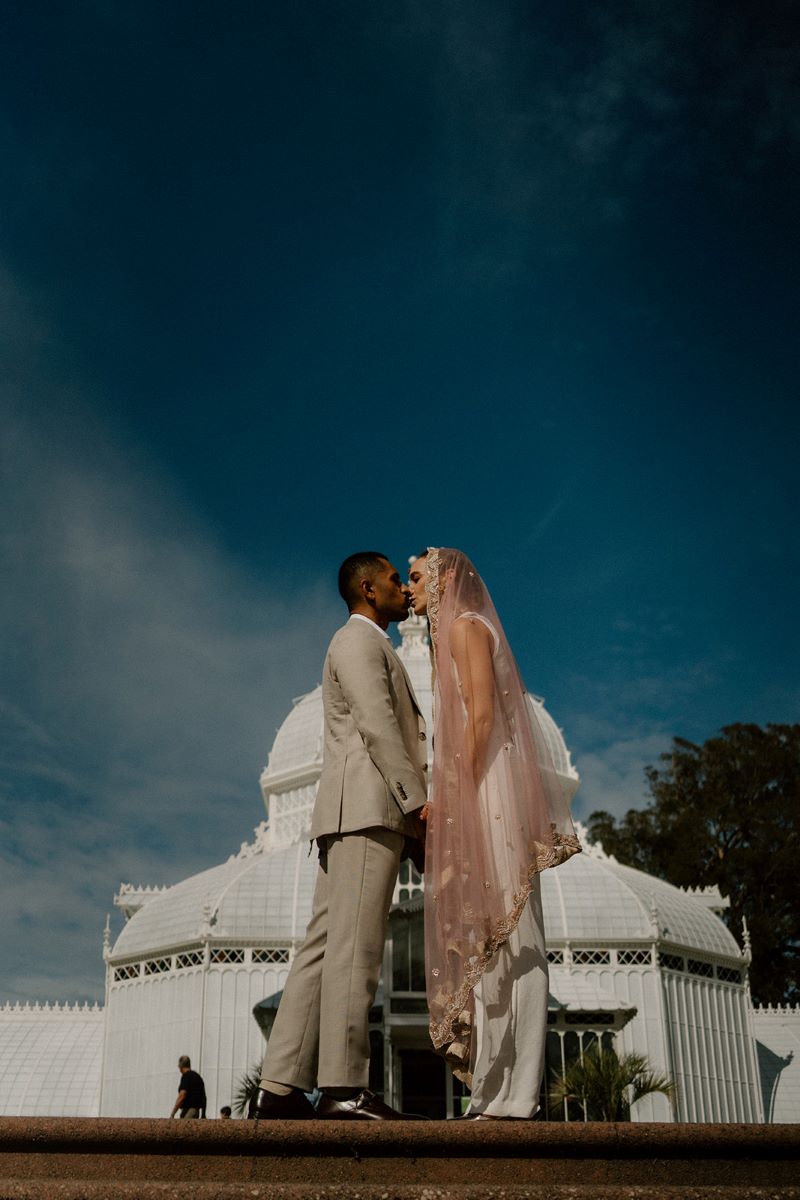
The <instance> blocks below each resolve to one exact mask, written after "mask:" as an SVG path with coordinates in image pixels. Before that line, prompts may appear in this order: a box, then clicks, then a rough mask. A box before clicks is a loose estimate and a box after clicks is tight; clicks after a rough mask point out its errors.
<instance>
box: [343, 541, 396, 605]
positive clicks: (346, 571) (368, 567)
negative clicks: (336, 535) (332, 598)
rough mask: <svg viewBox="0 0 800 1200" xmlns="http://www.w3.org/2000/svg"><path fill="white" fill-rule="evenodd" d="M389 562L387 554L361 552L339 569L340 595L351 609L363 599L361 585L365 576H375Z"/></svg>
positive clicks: (348, 559) (347, 559)
mask: <svg viewBox="0 0 800 1200" xmlns="http://www.w3.org/2000/svg"><path fill="white" fill-rule="evenodd" d="M385 562H388V559H387V558H386V555H385V554H380V553H379V552H378V551H377V550H359V552H358V553H357V554H351V555H349V556H348V557H347V558H346V559H345V560H344V562H343V563H342V565H341V566H340V567H339V595H340V596H341V597H342V599H343V600H344V602H345V604H346V605H347V607H348V608H349V609H352V608H353V607H354V606H355V605H356V604H358V601H359V600H360V598H361V592H360V591H359V587H358V585H359V583H360V582H361V580H362V579H363V578H364V577H365V576H368V575H369V576H371V575H374V574H375V572H376V571H377V570H378V569H379V568H380V566H381V565H382V564H383V563H385Z"/></svg>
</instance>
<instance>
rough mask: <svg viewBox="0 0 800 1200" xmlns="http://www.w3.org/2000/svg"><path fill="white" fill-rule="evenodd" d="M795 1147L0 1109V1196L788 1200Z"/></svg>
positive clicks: (13, 1199) (788, 1134)
mask: <svg viewBox="0 0 800 1200" xmlns="http://www.w3.org/2000/svg"><path fill="white" fill-rule="evenodd" d="M798 1157H800V1126H796V1125H795V1126H789V1125H667V1124H625V1125H612V1124H599V1123H598V1124H587V1125H577V1124H575V1125H563V1124H547V1123H544V1122H530V1123H528V1122H525V1123H523V1122H520V1123H516V1122H497V1123H490V1122H485V1123H478V1124H475V1123H473V1122H446V1121H431V1122H425V1123H422V1122H411V1121H409V1122H406V1121H402V1122H392V1123H387V1124H379V1123H375V1124H372V1123H358V1122H352V1123H349V1122H342V1121H330V1122H327V1121H309V1122H303V1121H300V1122H288V1121H285V1122H284V1121H281V1122H259V1123H258V1124H256V1123H255V1122H250V1121H168V1120H141V1119H115V1120H112V1119H106V1118H101V1119H99V1120H93V1119H89V1118H83V1119H81V1118H76V1119H61V1118H21V1117H6V1118H0V1180H3V1188H4V1189H5V1190H3V1191H0V1200H28V1197H33V1196H37V1197H44V1196H47V1197H53V1198H54V1200H56V1198H58V1200H81V1197H84V1196H85V1197H86V1200H99V1198H100V1197H130V1196H133V1195H136V1196H140V1197H143V1198H144V1197H148V1198H149V1197H150V1196H152V1197H159V1196H163V1197H171V1196H172V1197H175V1198H176V1200H183V1198H184V1197H185V1198H186V1200H188V1197H189V1195H190V1193H191V1194H192V1195H193V1196H198V1197H208V1198H209V1200H210V1198H211V1197H214V1196H219V1197H220V1198H223V1197H234V1196H237V1197H238V1196H248V1195H249V1196H251V1197H253V1198H262V1200H270V1198H271V1197H275V1198H276V1200H277V1198H278V1197H282V1198H285V1200H290V1198H292V1197H311V1196H319V1197H320V1200H340V1198H342V1200H343V1198H344V1197H345V1196H347V1197H354V1196H355V1195H356V1193H358V1195H359V1196H360V1197H361V1198H362V1200H392V1198H393V1197H395V1196H396V1197H398V1198H400V1200H406V1198H407V1200H410V1198H411V1197H414V1198H416V1197H420V1196H422V1195H423V1193H426V1194H427V1195H428V1196H429V1198H430V1200H439V1198H441V1200H450V1197H455V1196H459V1197H474V1200H483V1198H486V1200H490V1198H491V1200H495V1198H498V1197H501V1196H503V1195H505V1196H508V1197H509V1198H513V1197H518V1196H532V1197H533V1196H535V1197H539V1198H540V1200H545V1198H546V1197H553V1198H554V1200H556V1198H558V1200H573V1198H575V1200H578V1198H579V1197H581V1198H582V1197H585V1198H586V1200H588V1198H589V1197H590V1196H591V1197H592V1198H593V1200H594V1198H595V1197H600V1196H607V1197H608V1198H609V1200H639V1198H642V1200H645V1198H646V1200H655V1197H657V1196H660V1197H674V1200H690V1198H691V1197H695V1196H696V1197H706V1198H707V1200H716V1198H717V1197H725V1200H788V1197H789V1196H791V1197H792V1198H793V1200H794V1198H795V1197H796V1200H800V1188H798V1187H797V1181H798V1179H800V1170H799V1169H798V1162H797V1160H798ZM26 1189H28V1190H26Z"/></svg>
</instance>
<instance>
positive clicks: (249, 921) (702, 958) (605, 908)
mask: <svg viewBox="0 0 800 1200" xmlns="http://www.w3.org/2000/svg"><path fill="white" fill-rule="evenodd" d="M423 631H424V625H423V623H422V622H419V621H418V620H417V619H416V618H410V619H409V620H408V621H406V622H404V624H403V625H402V626H401V634H402V645H401V647H400V650H399V653H400V655H401V657H402V658H403V661H404V663H405V665H406V668H407V670H408V671H409V674H410V675H411V678H412V681H413V683H414V687H415V690H416V693H417V696H418V698H419V700H420V703H421V705H422V707H423V710H427V712H428V713H430V705H431V686H430V662H429V658H428V650H427V646H426V644H425V640H424V632H423ZM534 703H536V704H537V706H538V711H539V716H540V719H541V720H542V721H543V723H544V726H545V730H546V735H547V738H548V741H549V744H550V748H551V751H552V753H553V758H554V761H555V764H556V768H557V770H558V772H559V775H560V777H561V779H562V782H563V785H564V788H565V790H566V792H567V793H568V795H569V796H570V797H571V796H572V795H573V794H574V792H575V790H576V788H577V785H578V775H577V772H576V771H575V769H574V767H573V766H572V763H571V760H570V755H569V752H568V750H567V748H566V745H565V743H564V739H563V737H562V735H561V733H560V731H559V729H558V728H557V726H556V725H555V723H554V721H553V720H552V718H551V717H550V716H549V714H548V713H547V711H546V710H545V708H544V705H543V704H542V703H541V702H540V701H534ZM321 766H322V696H321V689H320V688H319V687H317V688H316V689H315V690H314V691H312V692H310V693H309V694H308V695H306V696H303V697H302V698H300V699H299V700H298V701H296V702H295V705H294V707H293V708H292V711H291V712H290V713H289V715H288V716H287V718H286V720H285V721H284V723H283V725H282V726H281V728H280V730H279V731H278V733H277V736H276V738H275V742H274V744H273V747H272V751H271V753H270V755H269V761H268V765H267V766H266V768H265V769H264V772H263V774H262V777H261V786H262V791H263V794H264V800H265V804H266V808H267V819H266V821H264V822H262V824H261V825H260V826H259V827H258V828H257V829H256V831H255V839H254V840H253V842H251V843H245V844H243V845H242V847H241V849H240V851H239V852H238V854H236V855H234V856H232V857H231V858H229V859H228V861H227V862H225V863H222V864H221V865H219V866H216V867H212V868H211V869H210V870H207V871H204V872H201V873H200V874H198V875H194V876H192V877H191V878H189V879H186V880H184V881H183V882H182V883H179V884H176V885H175V886H174V887H170V888H153V887H132V886H131V885H129V884H125V885H123V886H122V887H121V888H120V891H119V893H118V895H117V896H116V897H115V904H117V905H118V907H119V908H120V909H121V910H122V912H123V913H124V915H125V917H126V918H127V920H126V924H125V926H124V928H123V930H122V932H121V933H120V935H119V937H118V938H117V940H116V942H115V943H114V944H113V945H112V944H111V938H110V933H109V931H108V928H107V930H106V934H105V939H104V959H105V964H106V1000H105V1006H104V1007H103V1008H100V1007H95V1008H88V1007H83V1008H80V1007H70V1006H59V1005H54V1006H53V1005H44V1006H42V1005H14V1006H10V1005H6V1006H5V1007H0V1115H73V1116H91V1115H104V1116H161V1115H165V1114H166V1113H168V1112H169V1110H170V1107H171V1105H172V1103H173V1101H174V1097H175V1091H176V1069H175V1063H176V1061H177V1058H178V1055H180V1054H189V1055H190V1056H191V1059H192V1065H193V1067H195V1068H196V1069H197V1070H199V1071H200V1073H201V1074H202V1075H203V1077H204V1079H205V1083H206V1089H207V1093H208V1099H209V1115H212V1116H213V1115H215V1114H216V1112H217V1111H218V1110H219V1108H220V1107H221V1106H222V1105H223V1104H228V1103H230V1102H231V1099H232V1097H233V1096H234V1094H235V1091H236V1087H237V1084H238V1082H239V1081H240V1080H241V1078H242V1076H243V1075H244V1074H245V1072H247V1071H248V1070H249V1069H251V1068H252V1067H253V1066H254V1065H255V1064H256V1063H257V1062H258V1061H259V1060H260V1059H261V1056H262V1054H263V1049H264V1035H265V1034H267V1035H268V1033H269V1029H270V1027H271V1022H272V1019H273V1017H274V1013H275V1009H276V1006H277V1003H278V1000H279V997H280V992H281V989H282V987H283V984H284V981H285V979H286V975H287V973H288V969H289V964H290V963H291V960H292V956H293V954H294V953H295V950H296V949H297V947H298V945H299V944H300V942H301V941H302V938H303V935H304V932H305V927H306V924H307V921H308V918H309V916H310V909H311V897H312V890H313V886H314V878H315V873H316V856H315V855H314V854H310V853H309V844H308V840H307V830H308V823H309V818H310V812H311V807H312V805H313V800H314V795H315V791H316V784H317V781H318V779H319V775H320V770H321ZM584 851H585V852H584V853H583V854H580V855H576V856H575V857H574V858H572V859H571V860H570V861H569V862H567V863H565V864H564V865H563V866H561V867H558V868H557V869H555V870H549V871H545V872H544V873H543V875H542V900H543V906H544V913H545V928H546V936H547V946H548V959H549V961H550V1001H549V1012H548V1041H547V1057H548V1072H549V1071H552V1070H555V1069H559V1070H560V1069H561V1067H562V1066H563V1065H564V1064H565V1063H566V1062H568V1061H571V1060H573V1059H574V1058H576V1057H577V1056H579V1055H580V1054H581V1053H582V1051H583V1049H585V1048H586V1047H587V1046H588V1045H589V1044H590V1043H591V1042H592V1041H593V1040H594V1039H596V1038H599V1039H601V1040H602V1041H603V1042H605V1043H606V1044H609V1043H613V1044H614V1045H615V1046H616V1047H617V1049H618V1050H620V1051H632V1050H635V1051H637V1052H639V1053H643V1054H646V1055H647V1056H648V1058H649V1060H650V1062H651V1064H652V1066H653V1068H654V1069H655V1070H656V1071H658V1072H660V1073H665V1074H667V1075H668V1076H669V1077H671V1078H672V1079H674V1080H675V1082H676V1084H677V1090H676V1096H675V1099H674V1101H673V1102H672V1103H670V1101H668V1100H667V1099H666V1098H665V1097H664V1096H661V1095H657V1096H652V1097H648V1098H645V1099H644V1100H642V1101H639V1103H638V1104H637V1105H635V1107H634V1110H633V1114H632V1116H633V1119H634V1120H640V1121H754V1122H761V1121H797V1120H798V1119H800V1061H797V1058H796V1055H795V1053H794V1048H795V1047H796V1046H797V1042H798V1035H800V1011H799V1010H797V1009H788V1008H784V1009H757V1010H754V1009H753V1007H752V1004H751V1001H750V993H749V987H748V982H747V967H748V963H749V958H750V955H749V946H748V944H747V939H746V934H745V942H744V945H743V947H741V948H740V946H739V945H738V944H737V942H736V940H735V938H734V937H733V935H732V934H731V932H730V931H729V930H728V928H727V927H726V925H725V924H724V923H723V921H722V920H721V919H720V916H719V914H720V912H721V911H722V910H723V909H724V907H725V906H726V901H725V900H724V899H723V898H722V897H721V896H720V895H719V893H718V892H717V890H716V889H711V890H707V891H704V892H687V891H683V890H681V889H679V888H676V887H673V886H672V885H671V884H668V883H665V882H663V881H662V880H659V879H656V878H654V877H653V876H650V875H646V874H644V873H642V872H641V871H636V870H634V869H632V868H630V867H625V866H623V865H621V864H620V863H618V862H616V860H615V859H613V858H612V857H610V856H608V855H606V854H605V853H604V852H603V850H602V848H601V847H600V846H593V845H590V844H588V843H586V841H585V838H584ZM421 889H422V885H421V883H420V881H419V879H418V877H417V876H416V875H415V873H414V872H413V869H412V868H410V866H409V864H407V863H406V864H404V865H403V868H402V873H401V878H400V881H399V882H398V887H397V892H396V904H395V907H394V909H393V912H392V917H391V924H390V937H389V940H388V944H387V949H386V958H385V962H384V970H383V978H382V984H381V987H380V989H379V992H378V996H377V997H376V1001H375V1007H374V1008H373V1011H372V1014H371V1034H370V1037H371V1042H372V1049H373V1053H372V1068H371V1069H372V1079H371V1083H372V1086H373V1087H374V1088H375V1089H376V1090H378V1091H383V1092H384V1094H385V1096H386V1099H387V1100H389V1102H390V1103H393V1104H395V1105H397V1106H404V1107H405V1108H406V1109H407V1110H408V1111H417V1112H427V1113H428V1114H429V1115H431V1116H439V1117H443V1116H447V1115H451V1116H452V1115H456V1114H457V1113H459V1112H460V1111H461V1097H460V1095H459V1092H458V1084H455V1085H454V1082H453V1080H452V1077H451V1075H450V1072H449V1070H447V1069H446V1068H445V1065H444V1063H443V1061H442V1060H441V1059H440V1058H438V1057H437V1056H436V1055H435V1054H433V1053H432V1051H431V1050H430V1043H429V1040H428V1035H427V1013H426V1009H425V997H424V967H423V957H422V903H421ZM546 1115H547V1116H548V1117H549V1118H550V1119H564V1116H565V1114H564V1113H563V1112H548V1113H547V1114H546ZM572 1115H573V1116H574V1115H575V1114H572Z"/></svg>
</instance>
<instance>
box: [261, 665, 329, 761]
mask: <svg viewBox="0 0 800 1200" xmlns="http://www.w3.org/2000/svg"><path fill="white" fill-rule="evenodd" d="M322 735H323V729H322V687H321V685H319V684H318V685H317V686H316V687H315V688H314V690H313V692H309V693H308V694H307V695H305V696H299V697H298V698H297V699H296V700H295V701H294V706H293V708H292V711H291V712H290V713H289V715H288V717H287V718H286V720H285V721H284V722H283V724H282V725H281V727H280V729H279V730H278V733H277V735H276V737H275V741H274V742H273V743H272V750H271V751H270V756H269V768H268V769H269V773H270V775H271V776H275V777H280V776H282V775H284V774H286V773H287V772H290V771H291V772H294V771H297V770H302V769H303V768H305V767H308V766H312V765H319V766H321V765H322Z"/></svg>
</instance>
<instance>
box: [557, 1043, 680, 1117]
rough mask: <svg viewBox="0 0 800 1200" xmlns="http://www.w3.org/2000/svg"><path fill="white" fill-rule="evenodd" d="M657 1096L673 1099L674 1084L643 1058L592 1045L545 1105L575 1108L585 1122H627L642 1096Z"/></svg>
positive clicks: (566, 1072) (560, 1078) (565, 1075)
mask: <svg viewBox="0 0 800 1200" xmlns="http://www.w3.org/2000/svg"><path fill="white" fill-rule="evenodd" d="M654 1092H660V1093H661V1094H662V1095H664V1096H668V1097H669V1098H670V1099H672V1096H673V1095H674V1093H675V1084H674V1083H672V1082H671V1081H670V1080H669V1079H667V1077H666V1076H665V1075H656V1074H655V1072H654V1071H653V1070H652V1069H651V1067H650V1064H649V1062H648V1061H647V1058H646V1057H645V1055H643V1054H623V1055H622V1057H620V1056H619V1055H618V1054H617V1052H616V1051H615V1050H612V1049H605V1048H603V1047H601V1046H600V1045H599V1043H598V1042H593V1043H592V1045H591V1046H590V1047H589V1049H588V1050H586V1051H585V1052H584V1055H583V1058H582V1059H576V1061H575V1062H574V1063H571V1064H570V1066H568V1067H567V1068H566V1069H565V1070H564V1073H563V1074H562V1075H557V1076H556V1077H555V1079H554V1080H553V1082H552V1084H551V1085H550V1091H549V1094H548V1101H549V1103H550V1106H551V1107H553V1108H556V1107H558V1106H559V1105H562V1104H563V1103H564V1101H567V1103H568V1104H576V1105H578V1106H579V1108H580V1110H581V1114H583V1113H585V1116H586V1120H587V1121H630V1119H631V1105H632V1104H635V1103H636V1101H637V1100H641V1099H642V1097H643V1096H650V1095H652V1094H653V1093H654Z"/></svg>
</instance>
